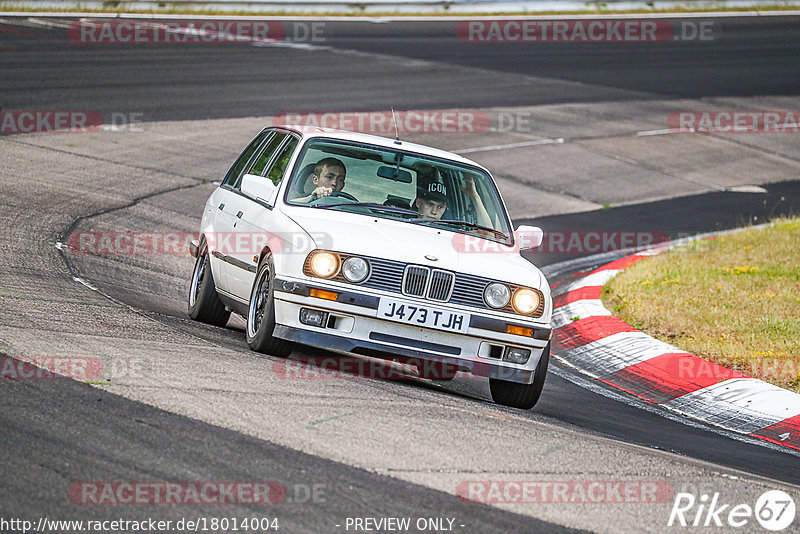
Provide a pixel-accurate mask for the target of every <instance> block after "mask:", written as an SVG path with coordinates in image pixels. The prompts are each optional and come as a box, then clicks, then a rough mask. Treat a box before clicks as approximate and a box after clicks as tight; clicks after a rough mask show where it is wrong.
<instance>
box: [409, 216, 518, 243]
mask: <svg viewBox="0 0 800 534" xmlns="http://www.w3.org/2000/svg"><path fill="white" fill-rule="evenodd" d="M408 222H413V223H427V224H437V223H439V224H446V225H450V226H461V227H464V228H465V229H466V228H470V229H473V230H483V231H484V232H491V233H493V234H494V236H495V237H502V238H505V239H508V236H507V235H506V233H505V232H502V231H500V230H495V229H494V228H489V227H488V226H482V225H480V224H475V223H471V222H467V221H455V220H452V219H421V218H417V219H409V220H408Z"/></svg>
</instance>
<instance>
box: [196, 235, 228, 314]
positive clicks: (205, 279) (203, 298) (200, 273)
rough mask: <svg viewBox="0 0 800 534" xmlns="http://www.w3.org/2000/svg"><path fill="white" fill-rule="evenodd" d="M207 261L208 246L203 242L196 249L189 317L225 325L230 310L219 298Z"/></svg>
mask: <svg viewBox="0 0 800 534" xmlns="http://www.w3.org/2000/svg"><path fill="white" fill-rule="evenodd" d="M209 261H210V260H209V258H208V248H206V246H205V244H203V245H201V247H200V249H198V251H197V260H196V261H195V262H194V271H193V272H192V284H191V286H190V287H189V317H191V318H192V319H194V320H195V321H200V322H201V323H208V324H213V325H214V326H225V325H226V324H227V323H228V318H229V317H230V316H231V312H230V311H229V310H226V309H225V305H224V304H223V303H222V301H221V300H219V295H217V288H216V287H215V286H214V275H213V274H211V264H210V262H209Z"/></svg>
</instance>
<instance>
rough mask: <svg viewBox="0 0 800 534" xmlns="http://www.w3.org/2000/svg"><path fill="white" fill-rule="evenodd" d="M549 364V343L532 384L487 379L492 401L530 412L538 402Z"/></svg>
mask: <svg viewBox="0 0 800 534" xmlns="http://www.w3.org/2000/svg"><path fill="white" fill-rule="evenodd" d="M549 363H550V343H548V344H547V346H546V347H545V348H544V350H543V351H542V357H541V358H540V359H539V365H537V366H536V371H535V372H534V376H533V382H532V383H531V384H519V383H517V382H509V381H507V380H500V379H499V378H490V379H489V390H490V391H491V392H492V399H493V400H494V402H496V403H497V404H502V405H503V406H510V407H512V408H521V409H523V410H530V409H531V408H533V407H534V406H536V403H537V402H538V401H539V397H540V396H541V395H542V389H543V388H544V379H545V376H546V375H547V366H548V365H549Z"/></svg>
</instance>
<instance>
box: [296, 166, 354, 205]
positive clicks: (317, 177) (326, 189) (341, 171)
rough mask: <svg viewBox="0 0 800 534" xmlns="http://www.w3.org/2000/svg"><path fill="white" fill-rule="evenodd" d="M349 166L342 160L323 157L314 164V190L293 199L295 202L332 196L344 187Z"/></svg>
mask: <svg viewBox="0 0 800 534" xmlns="http://www.w3.org/2000/svg"><path fill="white" fill-rule="evenodd" d="M346 174H347V168H346V167H345V166H344V163H342V161H341V160H339V159H336V158H323V159H321V160H319V161H318V162H317V164H316V165H315V166H314V174H313V175H312V176H311V181H312V182H313V183H314V190H313V191H312V192H311V193H310V194H308V195H306V196H304V197H299V198H294V199H292V200H293V201H294V202H311V201H312V200H316V199H318V198H322V197H327V196H330V195H331V193H333V192H334V191H341V190H342V189H344V179H345V175H346Z"/></svg>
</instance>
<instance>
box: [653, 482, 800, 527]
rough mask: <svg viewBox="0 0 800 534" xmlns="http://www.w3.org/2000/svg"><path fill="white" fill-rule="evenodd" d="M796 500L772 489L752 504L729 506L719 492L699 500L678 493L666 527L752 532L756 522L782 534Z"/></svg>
mask: <svg viewBox="0 0 800 534" xmlns="http://www.w3.org/2000/svg"><path fill="white" fill-rule="evenodd" d="M795 512H796V508H795V503H794V499H792V497H791V496H790V495H789V494H788V493H786V492H785V491H781V490H770V491H767V492H765V493H764V494H763V495H761V496H760V497H759V498H758V500H756V504H755V506H750V505H749V504H736V505H733V504H729V503H724V502H722V501H721V500H720V496H719V493H714V494H713V495H711V496H709V495H708V494H703V495H701V496H700V498H697V497H695V495H694V494H692V493H678V494H677V495H675V502H674V503H673V504H672V511H671V512H670V514H669V520H668V521H667V526H669V527H671V526H681V527H733V528H742V527H746V528H747V530H748V531H750V532H752V531H753V530H754V529H755V528H757V527H756V526H755V524H754V522H753V519H755V520H756V521H757V522H758V524H760V525H761V527H762V528H765V529H767V530H771V531H773V532H777V531H781V530H784V529H785V528H787V527H788V526H789V525H791V524H792V523H793V522H794V517H795Z"/></svg>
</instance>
